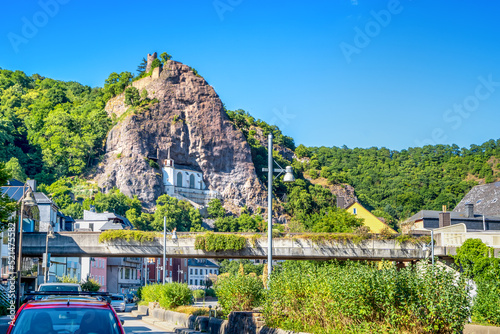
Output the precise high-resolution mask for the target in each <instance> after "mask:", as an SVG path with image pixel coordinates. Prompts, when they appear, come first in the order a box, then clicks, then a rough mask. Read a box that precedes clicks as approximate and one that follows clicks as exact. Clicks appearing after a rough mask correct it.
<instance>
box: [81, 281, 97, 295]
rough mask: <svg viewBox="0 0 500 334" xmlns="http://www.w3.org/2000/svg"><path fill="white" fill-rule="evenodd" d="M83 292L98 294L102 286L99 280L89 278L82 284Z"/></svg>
mask: <svg viewBox="0 0 500 334" xmlns="http://www.w3.org/2000/svg"><path fill="white" fill-rule="evenodd" d="M81 286H82V290H83V291H90V292H97V291H99V289H100V288H101V285H100V284H99V282H97V280H95V279H93V278H89V279H88V280H87V281H85V282H83V283H82V284H81Z"/></svg>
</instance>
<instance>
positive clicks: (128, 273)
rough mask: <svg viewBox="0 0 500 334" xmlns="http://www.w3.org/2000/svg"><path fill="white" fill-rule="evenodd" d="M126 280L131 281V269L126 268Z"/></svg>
mask: <svg viewBox="0 0 500 334" xmlns="http://www.w3.org/2000/svg"><path fill="white" fill-rule="evenodd" d="M125 279H130V268H125Z"/></svg>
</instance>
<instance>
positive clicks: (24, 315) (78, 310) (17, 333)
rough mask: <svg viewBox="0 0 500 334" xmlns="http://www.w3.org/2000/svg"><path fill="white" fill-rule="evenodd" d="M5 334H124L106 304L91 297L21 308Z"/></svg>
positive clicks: (59, 299)
mask: <svg viewBox="0 0 500 334" xmlns="http://www.w3.org/2000/svg"><path fill="white" fill-rule="evenodd" d="M7 334H125V331H124V330H123V327H122V323H121V322H120V319H119V318H118V315H117V314H116V312H115V311H114V310H113V308H112V307H111V305H110V304H109V303H106V302H104V301H100V300H98V299H96V298H92V297H75V296H67V297H63V296H56V297H52V298H48V299H44V300H31V301H28V302H27V303H25V304H24V305H22V306H21V308H20V309H19V311H18V312H17V314H16V317H15V318H14V320H13V321H12V323H11V324H10V326H9V329H8V330H7Z"/></svg>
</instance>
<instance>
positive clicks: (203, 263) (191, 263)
mask: <svg viewBox="0 0 500 334" xmlns="http://www.w3.org/2000/svg"><path fill="white" fill-rule="evenodd" d="M188 267H209V268H219V267H220V266H219V265H218V264H216V263H215V262H213V261H212V260H208V259H188Z"/></svg>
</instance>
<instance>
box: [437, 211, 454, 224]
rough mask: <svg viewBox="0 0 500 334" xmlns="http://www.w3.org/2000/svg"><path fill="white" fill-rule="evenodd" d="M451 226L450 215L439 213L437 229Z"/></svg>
mask: <svg viewBox="0 0 500 334" xmlns="http://www.w3.org/2000/svg"><path fill="white" fill-rule="evenodd" d="M450 225H451V215H450V213H449V212H440V213H439V227H445V226H450Z"/></svg>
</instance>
